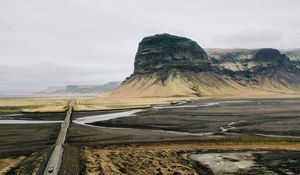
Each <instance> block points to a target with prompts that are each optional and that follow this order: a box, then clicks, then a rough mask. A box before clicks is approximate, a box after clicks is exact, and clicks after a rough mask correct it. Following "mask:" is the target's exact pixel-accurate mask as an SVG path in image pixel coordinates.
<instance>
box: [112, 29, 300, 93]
mask: <svg viewBox="0 0 300 175" xmlns="http://www.w3.org/2000/svg"><path fill="white" fill-rule="evenodd" d="M149 43H150V44H149ZM246 51H247V53H246V54H244V52H245V50H242V51H241V50H239V52H240V53H239V54H236V53H233V54H232V52H227V53H225V55H226V54H229V56H231V57H224V55H223V56H222V55H221V57H219V58H216V57H214V56H212V55H213V54H210V53H209V54H207V53H206V51H205V50H204V49H202V48H201V47H200V46H199V45H198V44H197V43H196V42H195V41H193V40H190V39H188V38H185V37H177V36H174V35H170V34H158V35H154V36H150V37H146V38H144V39H143V40H142V41H141V42H140V43H139V48H138V51H137V53H136V57H135V67H134V68H135V70H134V72H133V74H132V75H131V76H130V77H128V78H127V79H126V80H125V81H124V82H123V83H122V84H121V85H120V87H118V88H117V89H116V90H114V91H113V92H112V93H111V96H120V97H122V96H123V97H154V96H155V97H169V96H216V95H218V96H220V95H231V96H232V95H240V94H249V95H251V94H272V93H298V92H300V78H299V77H300V76H299V75H300V69H299V67H297V65H296V64H295V63H294V62H292V61H291V60H290V58H289V57H288V56H287V55H286V54H284V53H281V52H280V51H279V50H277V49H272V48H263V49H257V50H246ZM214 54H215V55H216V52H214ZM234 55H238V56H239V58H241V57H242V58H243V59H236V56H234Z"/></svg>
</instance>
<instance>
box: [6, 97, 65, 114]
mask: <svg viewBox="0 0 300 175" xmlns="http://www.w3.org/2000/svg"><path fill="white" fill-rule="evenodd" d="M68 104H69V100H68V99H65V98H60V99H57V98H18V99H17V98H13V99H0V112H64V111H65V110H66V109H67V107H68Z"/></svg>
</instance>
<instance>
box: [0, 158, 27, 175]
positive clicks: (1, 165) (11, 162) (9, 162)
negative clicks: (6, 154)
mask: <svg viewBox="0 0 300 175" xmlns="http://www.w3.org/2000/svg"><path fill="white" fill-rule="evenodd" d="M24 158H25V157H24V156H20V157H17V158H5V159H0V175H4V174H5V173H6V172H8V171H9V170H10V169H11V168H13V167H16V166H17V165H18V164H19V163H20V162H21V161H22V160H23V159H24Z"/></svg>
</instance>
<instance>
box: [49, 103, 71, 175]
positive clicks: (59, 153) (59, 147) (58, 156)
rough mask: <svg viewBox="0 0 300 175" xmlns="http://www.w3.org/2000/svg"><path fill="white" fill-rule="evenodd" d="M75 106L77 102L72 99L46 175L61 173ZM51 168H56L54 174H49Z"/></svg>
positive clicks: (51, 174)
mask: <svg viewBox="0 0 300 175" xmlns="http://www.w3.org/2000/svg"><path fill="white" fill-rule="evenodd" d="M74 104H75V100H73V99H72V100H71V102H70V105H69V109H68V111H67V115H66V118H65V120H64V122H63V123H62V124H61V129H60V132H59V135H58V137H57V139H56V142H55V147H54V150H53V152H52V154H51V157H50V159H49V161H48V164H47V166H46V169H45V171H44V175H57V174H58V171H59V168H60V165H61V162H62V157H63V144H64V143H65V140H66V136H67V132H68V128H69V125H70V120H71V115H72V111H73V105H74ZM50 167H53V168H54V171H53V172H52V173H49V172H48V169H49V168H50Z"/></svg>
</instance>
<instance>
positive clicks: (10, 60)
mask: <svg viewBox="0 0 300 175" xmlns="http://www.w3.org/2000/svg"><path fill="white" fill-rule="evenodd" d="M299 7H300V1H298V0H286V1H283V0H251V1H250V0H249V1H241V0H206V1H203V0H152V1H147V0H128V1H124V0H99V1H95V0H85V1H79V0H72V1H71V0H69V1H67V0H60V1H58V0H52V1H38V0H26V1H22V0H12V1H0V59H1V62H0V81H1V84H0V91H1V90H38V89H43V88H46V87H47V86H51V85H67V84H101V83H104V82H108V81H116V80H118V81H120V80H123V79H125V77H126V76H129V75H130V74H131V73H132V71H133V62H134V56H135V52H136V50H137V46H138V42H139V41H140V40H141V39H142V38H143V37H145V36H148V35H153V34H156V33H171V34H175V35H181V36H185V37H189V38H191V39H193V40H195V41H197V42H198V43H199V45H200V46H201V47H204V48H262V47H273V48H278V49H286V48H299V47H300V38H299V34H300V30H299V29H300V12H299Z"/></svg>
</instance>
